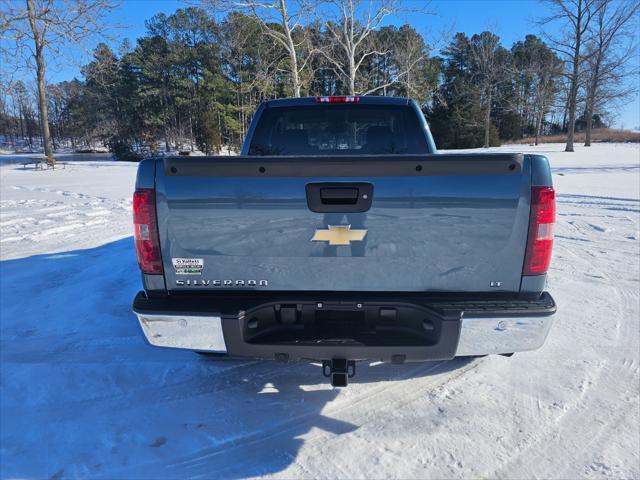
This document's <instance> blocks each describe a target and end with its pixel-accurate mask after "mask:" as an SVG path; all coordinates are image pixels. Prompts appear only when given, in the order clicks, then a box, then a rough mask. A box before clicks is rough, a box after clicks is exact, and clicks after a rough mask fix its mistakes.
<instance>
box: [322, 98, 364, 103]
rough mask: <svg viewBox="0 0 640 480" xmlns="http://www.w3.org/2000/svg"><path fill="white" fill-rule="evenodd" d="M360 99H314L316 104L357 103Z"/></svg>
mask: <svg viewBox="0 0 640 480" xmlns="http://www.w3.org/2000/svg"><path fill="white" fill-rule="evenodd" d="M359 101H360V97H351V96H342V97H316V102H317V103H358V102H359Z"/></svg>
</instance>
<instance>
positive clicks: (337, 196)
mask: <svg viewBox="0 0 640 480" xmlns="http://www.w3.org/2000/svg"><path fill="white" fill-rule="evenodd" d="M320 200H322V203H324V204H325V205H353V204H355V203H356V202H357V201H358V189H357V188H345V187H333V188H332V187H329V188H321V189H320Z"/></svg>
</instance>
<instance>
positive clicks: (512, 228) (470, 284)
mask: <svg viewBox="0 0 640 480" xmlns="http://www.w3.org/2000/svg"><path fill="white" fill-rule="evenodd" d="M530 189H531V174H530V165H529V163H528V161H527V160H526V157H524V156H523V155H521V154H486V155H482V154H473V155H464V154H463V155H440V154H435V155H386V156H380V155H372V156H350V157H344V158H336V157H311V156H310V157H295V158H294V157H189V158H185V157H169V158H165V159H163V160H158V161H157V163H156V202H157V216H158V227H159V234H160V244H161V249H162V257H163V265H164V271H165V281H166V286H167V289H168V290H172V291H173V290H209V289H217V290H219V289H230V290H231V289H247V288H252V289H262V290H299V291H312V290H320V291H327V290H343V291H432V292H438V291H447V292H451V291H458V292H500V291H503V292H517V291H518V290H519V289H520V280H521V275H522V265H523V259H524V251H525V246H526V243H527V242H526V241H527V228H528V222H529V219H528V217H529V208H530V205H529V204H530ZM365 197H366V198H365ZM361 203H362V204H361ZM314 210H315V211H314Z"/></svg>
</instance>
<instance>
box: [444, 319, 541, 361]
mask: <svg viewBox="0 0 640 480" xmlns="http://www.w3.org/2000/svg"><path fill="white" fill-rule="evenodd" d="M552 323H553V316H551V315H549V316H537V317H516V318H509V317H490V318H486V317H475V318H474V317H469V318H463V319H462V327H461V329H460V340H459V342H458V348H457V350H456V356H470V355H489V354H494V353H514V352H524V351H527V350H536V349H538V348H540V347H541V346H542V345H543V344H544V341H545V340H546V338H547V335H548V334H549V330H550V329H551V324H552Z"/></svg>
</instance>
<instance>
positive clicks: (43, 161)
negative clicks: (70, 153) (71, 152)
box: [22, 158, 67, 170]
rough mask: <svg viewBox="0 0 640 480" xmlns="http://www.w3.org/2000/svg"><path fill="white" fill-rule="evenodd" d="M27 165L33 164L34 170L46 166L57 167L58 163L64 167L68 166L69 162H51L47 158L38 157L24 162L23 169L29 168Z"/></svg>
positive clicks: (42, 168)
mask: <svg viewBox="0 0 640 480" xmlns="http://www.w3.org/2000/svg"><path fill="white" fill-rule="evenodd" d="M27 165H33V168H34V170H44V169H45V166H46V167H47V170H48V169H49V168H53V169H55V168H56V165H62V168H63V169H66V168H67V163H66V162H56V163H54V164H51V163H49V162H47V160H46V159H44V158H36V159H35V160H27V161H25V162H22V168H23V169H25V170H26V169H27Z"/></svg>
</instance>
